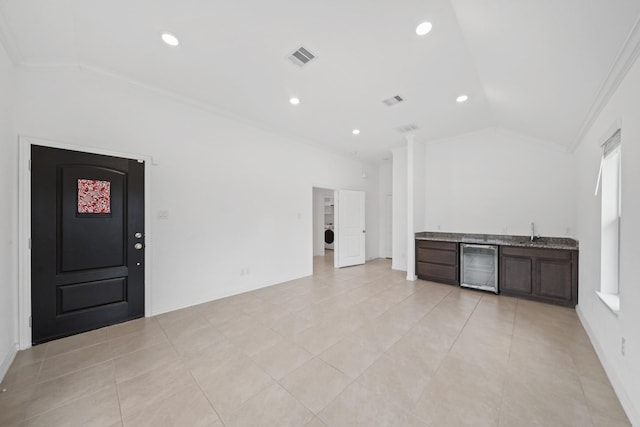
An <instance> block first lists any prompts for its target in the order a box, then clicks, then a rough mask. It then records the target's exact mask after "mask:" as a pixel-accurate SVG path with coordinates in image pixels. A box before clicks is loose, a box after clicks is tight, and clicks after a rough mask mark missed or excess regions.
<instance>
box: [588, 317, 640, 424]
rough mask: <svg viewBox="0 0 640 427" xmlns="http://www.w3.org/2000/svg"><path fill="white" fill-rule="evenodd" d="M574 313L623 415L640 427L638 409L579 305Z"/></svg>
mask: <svg viewBox="0 0 640 427" xmlns="http://www.w3.org/2000/svg"><path fill="white" fill-rule="evenodd" d="M576 313H578V318H579V319H580V322H581V323H582V327H583V328H584V330H585V331H586V332H587V335H588V336H589V340H590V341H591V345H593V348H594V349H595V351H596V354H597V355H598V359H600V363H602V367H603V368H604V370H605V372H606V373H607V377H609V381H610V382H611V386H612V387H613V391H615V393H616V395H617V396H618V400H620V404H621V405H622V409H624V411H625V413H626V414H627V417H628V418H629V421H630V422H631V425H633V426H636V427H640V412H639V411H638V409H639V408H636V407H635V404H634V402H633V401H632V400H631V399H630V398H629V395H628V394H627V392H626V390H625V388H624V385H623V384H622V381H620V378H619V377H618V374H617V373H616V370H615V369H614V368H613V363H611V360H610V359H609V358H608V357H607V356H606V354H605V352H604V350H603V349H602V346H601V345H600V343H599V342H598V340H597V339H596V337H595V333H594V332H593V329H592V328H591V326H590V325H589V322H588V321H587V319H586V317H585V316H584V314H583V313H582V310H581V309H580V305H577V306H576ZM635 403H637V402H635Z"/></svg>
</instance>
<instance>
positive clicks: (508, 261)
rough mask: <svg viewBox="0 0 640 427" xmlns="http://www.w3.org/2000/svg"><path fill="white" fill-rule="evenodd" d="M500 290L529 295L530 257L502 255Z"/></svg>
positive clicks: (530, 289) (530, 290)
mask: <svg viewBox="0 0 640 427" xmlns="http://www.w3.org/2000/svg"><path fill="white" fill-rule="evenodd" d="M501 262H502V265H501V268H500V270H501V271H500V273H501V274H500V290H501V291H505V292H514V293H519V294H527V295H530V294H531V292H532V276H531V273H532V269H531V263H532V260H531V258H520V257H510V256H504V255H503V256H502V259H501Z"/></svg>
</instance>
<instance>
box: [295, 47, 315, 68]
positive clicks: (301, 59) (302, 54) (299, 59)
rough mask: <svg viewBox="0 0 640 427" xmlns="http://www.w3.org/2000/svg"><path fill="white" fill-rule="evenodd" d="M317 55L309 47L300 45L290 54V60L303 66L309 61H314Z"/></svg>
mask: <svg viewBox="0 0 640 427" xmlns="http://www.w3.org/2000/svg"><path fill="white" fill-rule="evenodd" d="M315 57H316V56H315V55H314V54H313V53H311V52H309V50H308V49H306V48H305V47H303V46H300V48H299V49H298V50H296V51H294V52H293V53H292V54H291V55H289V60H290V61H291V62H293V63H294V64H296V65H297V66H298V67H303V66H305V65H307V64H308V63H309V62H311V61H313V59H314V58H315Z"/></svg>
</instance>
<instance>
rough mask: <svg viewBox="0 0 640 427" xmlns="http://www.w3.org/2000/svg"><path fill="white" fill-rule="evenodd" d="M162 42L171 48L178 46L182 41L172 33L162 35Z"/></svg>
mask: <svg viewBox="0 0 640 427" xmlns="http://www.w3.org/2000/svg"><path fill="white" fill-rule="evenodd" d="M162 41H163V42H165V43H166V44H168V45H169V46H178V45H179V44H180V40H178V38H177V37H176V36H174V35H173V34H171V33H162Z"/></svg>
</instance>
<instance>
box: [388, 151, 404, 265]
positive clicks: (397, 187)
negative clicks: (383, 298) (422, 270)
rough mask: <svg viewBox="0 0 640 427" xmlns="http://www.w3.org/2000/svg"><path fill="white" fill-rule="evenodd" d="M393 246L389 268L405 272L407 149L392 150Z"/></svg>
mask: <svg viewBox="0 0 640 427" xmlns="http://www.w3.org/2000/svg"><path fill="white" fill-rule="evenodd" d="M392 180H393V182H392V189H393V190H392V191H393V230H392V237H393V244H392V247H391V249H392V252H393V256H392V259H391V268H392V269H394V270H402V271H407V147H402V148H395V149H394V150H393V172H392Z"/></svg>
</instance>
